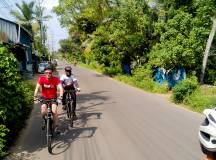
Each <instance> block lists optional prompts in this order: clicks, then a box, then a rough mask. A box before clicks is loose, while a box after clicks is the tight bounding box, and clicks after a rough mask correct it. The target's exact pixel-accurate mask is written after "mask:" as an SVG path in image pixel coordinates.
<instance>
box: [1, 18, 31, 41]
mask: <svg viewBox="0 0 216 160" xmlns="http://www.w3.org/2000/svg"><path fill="white" fill-rule="evenodd" d="M1 20H2V21H5V22H7V23H10V24H14V25H15V26H16V27H19V26H20V28H21V29H22V30H24V31H25V32H26V33H27V34H28V36H29V38H30V39H31V40H32V34H31V33H30V32H29V31H28V30H27V29H26V28H24V27H22V26H21V24H19V23H16V22H13V21H10V20H7V19H4V18H2V17H0V21H1Z"/></svg>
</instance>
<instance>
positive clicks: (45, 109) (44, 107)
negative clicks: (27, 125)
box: [41, 104, 47, 118]
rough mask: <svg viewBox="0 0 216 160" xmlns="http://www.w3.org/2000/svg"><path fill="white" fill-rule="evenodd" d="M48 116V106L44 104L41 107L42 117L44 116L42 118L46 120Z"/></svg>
mask: <svg viewBox="0 0 216 160" xmlns="http://www.w3.org/2000/svg"><path fill="white" fill-rule="evenodd" d="M46 114H47V106H46V104H42V105H41V115H42V118H45V115H46Z"/></svg>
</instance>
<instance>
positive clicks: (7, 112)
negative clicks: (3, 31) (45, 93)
mask: <svg viewBox="0 0 216 160" xmlns="http://www.w3.org/2000/svg"><path fill="white" fill-rule="evenodd" d="M0 81H1V85H0V124H1V126H0V156H2V155H4V151H5V150H6V149H7V148H6V146H7V147H8V146H9V144H11V142H12V141H13V140H14V136H15V135H16V134H17V133H18V131H19V130H20V129H21V128H22V126H23V124H24V120H25V119H26V117H27V116H28V115H29V112H30V110H31V105H30V104H31V103H32V100H33V99H32V95H33V90H32V88H31V87H32V86H30V85H29V84H28V83H26V82H23V81H22V79H21V77H20V75H19V73H18V66H17V61H16V58H15V57H14V55H13V54H12V53H10V52H9V50H8V49H7V48H5V47H1V46H0ZM0 158H1V157H0Z"/></svg>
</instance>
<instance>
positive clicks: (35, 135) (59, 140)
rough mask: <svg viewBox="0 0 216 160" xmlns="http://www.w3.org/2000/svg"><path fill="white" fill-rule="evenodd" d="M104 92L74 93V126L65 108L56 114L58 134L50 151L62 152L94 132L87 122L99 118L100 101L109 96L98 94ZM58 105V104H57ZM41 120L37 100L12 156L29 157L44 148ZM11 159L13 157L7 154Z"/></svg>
mask: <svg viewBox="0 0 216 160" xmlns="http://www.w3.org/2000/svg"><path fill="white" fill-rule="evenodd" d="M105 92H106V91H101V92H92V93H85V94H82V93H81V94H79V95H78V98H77V99H78V100H77V103H78V104H77V105H78V107H77V113H78V120H77V121H75V123H74V128H71V127H70V126H69V120H68V119H67V117H66V112H65V111H62V112H61V113H60V114H59V130H60V131H61V134H60V135H56V136H55V138H54V141H53V155H59V154H61V153H64V152H65V151H67V150H68V148H70V146H71V144H72V143H73V142H74V141H76V140H79V139H83V138H91V137H92V136H94V134H95V132H96V130H97V127H95V126H90V124H88V121H89V120H90V119H91V120H92V119H93V120H97V119H101V117H102V112H101V111H102V109H101V108H102V107H101V105H102V104H104V103H106V101H107V100H108V99H109V97H107V96H104V95H102V94H103V93H105ZM59 107H60V108H61V106H59ZM41 122H42V119H41V115H40V104H35V106H34V109H33V111H32V113H31V119H30V120H29V124H28V126H27V127H26V129H25V130H24V131H23V133H22V135H21V139H22V140H21V142H20V143H18V145H17V146H16V147H15V154H13V156H16V157H19V159H20V158H21V159H32V157H35V156H36V157H37V155H38V152H40V151H41V150H43V149H47V144H46V136H45V133H44V132H43V131H42V130H41ZM87 124H88V125H87ZM47 154H48V153H47ZM16 159H17V158H16ZM11 160H13V159H12V158H11Z"/></svg>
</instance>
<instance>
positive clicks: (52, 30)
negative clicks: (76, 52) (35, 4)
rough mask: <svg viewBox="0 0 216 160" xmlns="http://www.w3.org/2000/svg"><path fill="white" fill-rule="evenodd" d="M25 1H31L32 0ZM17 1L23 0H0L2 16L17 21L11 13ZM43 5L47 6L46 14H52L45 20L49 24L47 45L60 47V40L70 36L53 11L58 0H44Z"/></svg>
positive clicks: (0, 15)
mask: <svg viewBox="0 0 216 160" xmlns="http://www.w3.org/2000/svg"><path fill="white" fill-rule="evenodd" d="M24 1H26V2H29V1H31V0H24ZM35 1H36V0H35ZM5 2H6V3H5ZM15 3H21V0H0V17H2V18H5V19H9V20H11V21H15V19H14V18H13V17H12V16H11V15H10V9H16V6H15ZM42 5H43V6H44V7H45V8H46V14H49V15H51V16H52V18H51V19H50V20H49V21H47V22H45V23H46V24H47V26H48V41H47V45H48V47H49V48H50V50H51V51H52V50H57V49H58V48H59V44H58V42H59V40H61V39H65V38H67V37H68V33H67V30H66V29H65V28H62V27H61V26H60V24H59V21H58V19H57V16H56V15H55V14H54V13H52V8H53V7H54V6H56V5H58V0H43V3H42Z"/></svg>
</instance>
